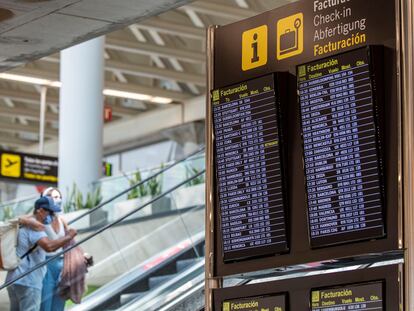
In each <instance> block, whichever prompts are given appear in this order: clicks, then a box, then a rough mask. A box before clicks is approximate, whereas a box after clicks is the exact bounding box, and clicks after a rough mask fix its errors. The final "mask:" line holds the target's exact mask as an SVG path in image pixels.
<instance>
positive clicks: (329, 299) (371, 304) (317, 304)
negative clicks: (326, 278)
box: [311, 282, 385, 311]
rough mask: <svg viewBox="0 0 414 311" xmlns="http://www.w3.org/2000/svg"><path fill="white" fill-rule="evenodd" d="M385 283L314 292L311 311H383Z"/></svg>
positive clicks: (312, 293)
mask: <svg viewBox="0 0 414 311" xmlns="http://www.w3.org/2000/svg"><path fill="white" fill-rule="evenodd" d="M383 297H384V295H383V283H382V282H376V283H368V284H359V285H350V286H343V287H335V288H327V289H319V290H313V291H312V292H311V305H312V308H311V311H350V310H361V311H362V310H370V311H382V310H385V309H384V302H383Z"/></svg>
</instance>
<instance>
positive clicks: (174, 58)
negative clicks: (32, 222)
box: [0, 0, 294, 149]
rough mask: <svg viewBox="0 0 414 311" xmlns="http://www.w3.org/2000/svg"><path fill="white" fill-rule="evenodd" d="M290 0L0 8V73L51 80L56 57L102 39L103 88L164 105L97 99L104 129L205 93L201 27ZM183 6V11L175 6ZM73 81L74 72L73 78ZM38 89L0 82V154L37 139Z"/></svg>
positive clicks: (51, 92) (53, 133)
mask: <svg viewBox="0 0 414 311" xmlns="http://www.w3.org/2000/svg"><path fill="white" fill-rule="evenodd" d="M289 2H294V0H214V1H211V0H202V1H194V2H191V1H188V0H181V1H180V0H148V1H142V0H141V1H138V0H117V1H113V0H83V1H79V0H60V1H59V0H56V1H39V0H20V1H11V0H10V1H7V0H6V1H4V0H2V1H0V3H1V8H0V69H1V71H3V72H6V73H8V74H16V75H18V76H19V77H20V76H23V77H35V78H40V79H46V80H50V81H59V53H58V51H59V50H61V49H63V48H65V47H68V46H71V45H73V44H76V43H79V42H83V41H85V40H88V39H91V38H93V37H96V36H97V35H104V34H106V38H105V42H106V43H105V88H110V89H114V90H118V91H122V92H128V93H133V94H135V93H137V94H145V95H149V96H151V97H157V98H158V97H161V98H165V99H169V100H171V103H168V104H165V103H163V104H161V103H157V102H154V101H151V100H145V99H144V100H137V99H131V98H126V97H128V96H125V97H119V96H117V97H115V96H108V95H106V96H105V105H106V106H107V107H111V110H112V113H113V121H112V122H122V120H126V119H129V118H131V117H134V116H136V115H138V114H142V113H145V112H148V111H152V110H154V109H163V108H165V107H168V106H170V105H177V104H180V103H182V102H183V101H185V100H187V99H190V98H193V97H196V96H200V95H203V94H205V92H206V85H205V83H206V75H205V72H206V68H205V66H206V65H205V44H206V43H205V38H206V30H205V29H206V27H207V26H208V25H211V24H216V25H225V24H228V23H232V22H235V21H238V20H241V19H244V18H247V17H250V16H254V15H257V14H259V13H261V12H264V11H267V10H269V9H273V8H276V7H279V6H281V5H284V4H287V3H289ZM183 4H184V5H183ZM80 74H81V73H80ZM40 90H41V86H40V85H36V84H33V83H26V82H18V81H13V80H10V79H0V148H2V149H21V148H24V147H27V146H29V145H33V144H36V143H37V142H38V139H39V135H38V132H39V114H40ZM58 103H59V88H56V87H48V90H47V113H46V128H45V137H46V139H49V140H50V139H57V137H58V130H59V124H58V123H59V122H58V120H59V105H58Z"/></svg>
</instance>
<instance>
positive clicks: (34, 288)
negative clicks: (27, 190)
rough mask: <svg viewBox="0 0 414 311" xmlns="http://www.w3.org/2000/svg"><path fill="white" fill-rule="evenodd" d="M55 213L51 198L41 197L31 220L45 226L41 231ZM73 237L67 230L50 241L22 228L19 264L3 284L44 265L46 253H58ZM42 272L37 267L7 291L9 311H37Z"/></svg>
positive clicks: (41, 233)
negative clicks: (41, 264)
mask: <svg viewBox="0 0 414 311" xmlns="http://www.w3.org/2000/svg"><path fill="white" fill-rule="evenodd" d="M59 211H61V209H60V208H59V207H58V206H57V205H56V204H55V202H54V200H53V199H52V197H48V196H44V197H41V198H39V199H37V200H36V202H35V205H34V213H33V215H32V216H31V218H32V219H33V221H35V222H39V223H41V224H45V223H46V225H45V227H47V226H48V224H47V223H48V222H50V220H51V219H52V217H53V216H54V215H55V213H57V212H59ZM76 234H77V232H76V230H74V229H68V230H67V234H64V235H63V236H61V237H58V238H56V239H51V238H49V237H48V235H47V234H46V232H45V231H36V230H35V229H33V228H32V227H31V226H22V227H21V228H20V230H19V234H18V243H17V248H16V253H17V255H18V256H19V257H20V258H21V262H20V264H19V266H18V267H17V268H16V269H14V270H12V271H9V272H8V273H7V277H6V282H10V281H13V280H14V279H16V278H17V277H19V276H20V275H21V274H23V273H25V272H27V271H29V270H30V269H31V268H33V267H35V266H36V265H38V264H40V263H42V262H44V261H45V259H46V254H47V252H54V251H56V250H58V249H61V248H62V247H63V246H64V245H65V244H66V243H68V242H70V241H71V240H72V239H73V238H74V237H75V236H76ZM48 266H49V264H48ZM46 270H47V268H46V267H45V266H43V267H40V268H38V269H37V270H34V271H33V272H31V273H30V274H28V275H27V276H24V277H22V278H21V279H19V280H17V281H15V282H14V283H13V284H12V285H10V286H9V287H7V291H8V294H9V298H10V311H39V310H40V305H41V300H42V287H43V283H44V276H45V274H46ZM54 310H56V309H54ZM62 310H63V309H62Z"/></svg>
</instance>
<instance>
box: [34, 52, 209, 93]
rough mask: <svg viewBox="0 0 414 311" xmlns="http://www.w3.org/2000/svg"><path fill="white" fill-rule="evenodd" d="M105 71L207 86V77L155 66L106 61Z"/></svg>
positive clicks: (49, 60)
mask: <svg viewBox="0 0 414 311" xmlns="http://www.w3.org/2000/svg"><path fill="white" fill-rule="evenodd" d="M40 61H46V62H53V63H55V62H59V59H58V58H54V57H45V58H42V59H41V60H40ZM105 70H106V71H110V72H114V73H116V72H121V73H123V74H128V75H132V76H136V77H146V78H155V79H161V80H173V81H178V82H183V83H194V84H196V85H199V86H205V84H206V83H205V82H206V77H205V76H204V75H200V74H195V73H188V72H179V71H174V70H169V69H162V68H157V67H155V66H146V65H138V64H132V63H126V62H119V61H114V60H106V61H105Z"/></svg>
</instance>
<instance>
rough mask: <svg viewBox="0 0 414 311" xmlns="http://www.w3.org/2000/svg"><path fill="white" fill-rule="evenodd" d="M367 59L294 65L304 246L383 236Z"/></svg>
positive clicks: (366, 54)
mask: <svg viewBox="0 0 414 311" xmlns="http://www.w3.org/2000/svg"><path fill="white" fill-rule="evenodd" d="M371 53H373V51H371V50H370V49H369V48H362V49H358V50H353V51H351V52H347V53H343V54H339V55H337V56H333V57H329V58H325V59H322V60H320V61H315V62H312V63H308V64H304V65H301V66H298V67H297V74H298V92H299V101H300V108H301V122H302V135H303V148H304V163H305V175H306V188H307V204H308V223H309V232H310V241H311V246H312V247H320V246H327V245H335V244H340V243H346V242H350V241H356V240H365V239H371V238H378V237H382V236H384V216H383V206H382V202H383V199H382V193H383V192H382V184H381V169H380V167H381V160H380V154H379V147H380V145H379V135H378V133H379V127H378V106H377V103H376V96H375V95H376V94H375V92H376V81H375V79H376V77H375V75H374V74H373V72H372V64H370V55H372V54H371ZM377 78H378V77H377Z"/></svg>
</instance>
